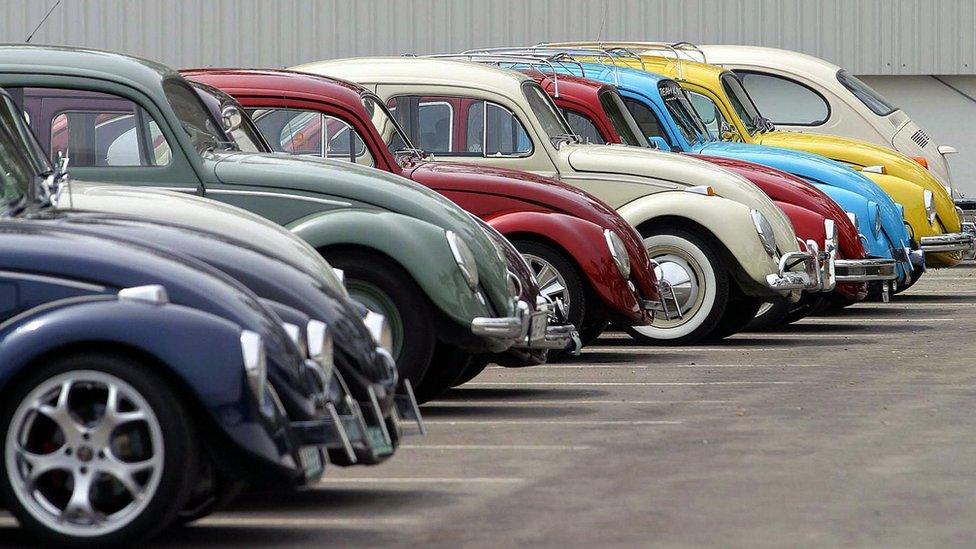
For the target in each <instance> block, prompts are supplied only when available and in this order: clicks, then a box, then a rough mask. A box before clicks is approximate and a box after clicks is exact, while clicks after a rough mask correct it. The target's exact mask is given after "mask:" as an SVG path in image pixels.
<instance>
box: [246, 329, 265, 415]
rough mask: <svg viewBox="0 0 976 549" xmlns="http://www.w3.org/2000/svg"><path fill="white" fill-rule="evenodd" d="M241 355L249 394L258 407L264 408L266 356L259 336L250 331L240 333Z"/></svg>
mask: <svg viewBox="0 0 976 549" xmlns="http://www.w3.org/2000/svg"><path fill="white" fill-rule="evenodd" d="M241 355H242V357H243V359H244V373H245V374H246V375H247V384H248V386H249V387H250V388H251V393H253V394H254V398H255V399H257V401H258V405H260V406H264V404H265V400H266V398H267V397H266V395H267V386H268V356H267V354H266V352H265V350H264V341H262V340H261V335H260V334H257V333H255V332H252V331H250V330H244V331H242V332H241Z"/></svg>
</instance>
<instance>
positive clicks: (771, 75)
mask: <svg viewBox="0 0 976 549" xmlns="http://www.w3.org/2000/svg"><path fill="white" fill-rule="evenodd" d="M732 72H734V73H735V74H737V75H740V78H739V81H740V82H741V83H742V87H743V88H745V87H746V85H745V84H746V83H745V79H743V78H741V75H743V74H754V75H757V76H765V77H767V78H777V79H779V80H785V81H787V82H789V83H791V84H796V85H797V86H799V87H801V88H805V89H806V90H808V91H810V92H813V94H814V95H816V96H817V97H818V98H819V99H820V101H821V102H823V104H824V105H826V106H827V114H826V116H824V119H823V120H821V121H819V122H816V123H809V122H787V121H781V120H772V119H771V118H770V120H771V121H772V122H773V124H782V125H784V126H803V127H805V128H817V127H820V126H823V125H824V124H826V123H827V122H830V117H831V115H832V114H833V107H832V105H831V104H830V100H829V99H827V96H825V95H824V94H822V93H820V91H819V90H817V89H815V88H814V87H813V86H810V85H807V84H805V83H803V82H800V81H799V80H795V79H793V78H790V77H788V76H783V75H780V74H774V73H771V72H765V71H761V70H756V69H733V70H732ZM841 85H843V83H841ZM845 89H846V86H845ZM746 92H747V93H749V89H748V88H746ZM851 93H852V94H853V92H851ZM749 96H750V97H753V94H752V93H749ZM858 100H860V98H858ZM753 102H755V101H753ZM757 108H758V105H757ZM869 108H870V107H869ZM872 110H873V109H872ZM760 114H762V115H763V116H766V114H765V112H764V111H763V110H762V109H760ZM889 114H890V113H889Z"/></svg>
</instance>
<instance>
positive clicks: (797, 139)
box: [756, 131, 961, 232]
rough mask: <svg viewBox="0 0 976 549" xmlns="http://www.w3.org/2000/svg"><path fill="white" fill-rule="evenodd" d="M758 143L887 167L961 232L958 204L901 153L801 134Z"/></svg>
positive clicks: (776, 134) (766, 137)
mask: <svg viewBox="0 0 976 549" xmlns="http://www.w3.org/2000/svg"><path fill="white" fill-rule="evenodd" d="M756 139H757V141H759V142H760V143H762V144H764V145H771V146H777V147H790V148H798V149H802V150H804V151H809V152H812V153H816V154H820V155H823V156H826V157H827V158H832V159H834V160H837V161H838V162H844V163H848V164H852V165H856V166H884V167H885V170H887V172H888V175H892V176H895V177H900V178H902V179H905V180H907V181H910V182H912V183H914V184H916V185H918V186H920V187H922V188H923V189H928V190H930V191H932V194H933V196H934V198H935V204H936V208H937V211H938V214H939V220H940V221H942V223H943V225H944V226H945V228H946V230H947V231H949V232H957V231H959V230H961V221H960V220H959V216H958V214H957V213H956V206H955V203H954V202H953V201H952V197H951V196H949V193H948V192H947V191H946V188H945V187H944V186H943V185H942V183H940V182H939V180H938V179H937V178H936V177H935V176H933V175H932V174H931V173H929V171H928V170H926V169H925V168H924V167H922V165H921V164H919V163H918V162H916V161H914V160H913V159H911V158H909V157H907V156H905V155H904V154H902V153H900V152H898V151H895V150H893V149H889V148H888V147H884V146H881V145H875V144H874V143H869V142H867V141H862V140H860V139H851V138H847V137H839V136H835V135H820V134H810V133H800V132H786V131H773V132H766V133H763V134H759V135H757V136H756Z"/></svg>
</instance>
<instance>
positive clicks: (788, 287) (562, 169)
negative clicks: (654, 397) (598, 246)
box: [293, 57, 833, 344]
mask: <svg viewBox="0 0 976 549" xmlns="http://www.w3.org/2000/svg"><path fill="white" fill-rule="evenodd" d="M293 70H298V71H303V72H308V73H313V74H320V75H325V76H332V77H338V78H344V79H347V80H352V81H355V82H357V83H359V84H361V85H363V86H365V87H367V88H369V89H370V90H372V91H374V92H375V93H376V94H377V95H379V96H380V97H381V98H382V99H383V100H384V101H386V102H387V104H388V105H389V107H390V109H391V110H392V111H394V113H395V115H396V117H397V118H398V120H399V121H400V122H401V124H402V126H403V127H404V129H405V131H406V132H407V134H408V135H409V136H410V138H411V140H412V141H413V142H414V143H415V144H417V145H419V146H420V147H421V148H422V149H424V150H425V152H426V153H432V154H433V155H434V157H435V158H436V159H437V160H442V159H451V160H454V161H463V162H471V163H475V164H482V165H491V166H497V167H503V168H512V169H519V170H525V171H529V172H533V173H536V174H540V175H544V176H547V177H553V178H558V179H560V180H562V181H563V182H566V183H569V184H572V185H575V186H577V187H579V188H582V189H583V190H586V191H588V192H590V193H591V194H593V195H596V196H597V197H599V198H600V199H602V200H603V201H604V202H607V203H608V204H609V205H610V206H612V207H614V208H616V209H617V210H618V211H619V212H620V213H621V214H622V216H623V217H624V218H625V219H626V220H627V221H628V222H630V223H631V225H632V226H633V227H635V228H636V229H637V231H638V232H639V233H640V235H641V236H642V238H643V239H644V243H645V245H646V246H647V249H648V253H649V255H650V256H651V258H652V259H654V260H655V261H656V262H657V263H658V265H659V267H658V269H657V272H658V276H659V278H661V279H663V280H664V281H666V282H668V283H669V284H670V286H671V288H672V289H673V291H674V297H675V299H676V300H677V301H678V303H679V308H680V311H681V315H680V318H675V319H671V320H666V319H662V318H655V320H654V323H653V324H652V325H650V326H646V327H639V328H632V329H629V330H628V331H629V332H630V333H631V335H632V336H634V337H635V338H636V339H638V340H639V341H642V342H644V343H649V344H679V343H690V342H693V341H697V340H701V339H703V338H720V337H724V336H726V335H729V334H732V333H734V332H736V331H738V330H740V329H741V328H742V327H744V326H745V324H746V323H747V322H748V321H749V320H750V319H751V318H752V317H753V316H754V315H755V313H756V310H757V309H758V308H759V306H760V304H761V303H762V302H763V301H765V300H768V299H769V298H770V297H776V296H787V295H792V297H794V298H798V297H799V292H800V291H802V290H811V291H818V290H820V289H822V288H823V287H824V276H823V272H828V269H826V268H823V266H822V265H821V264H820V258H821V257H822V255H821V253H820V252H819V251H818V250H816V245H815V244H813V243H812V242H811V243H809V244H804V243H802V242H799V241H798V239H797V237H796V234H795V233H794V231H793V227H792V225H791V224H790V222H789V220H788V219H787V218H786V216H785V215H784V214H783V213H782V212H781V211H780V210H779V209H778V208H777V207H776V206H775V205H774V204H773V202H772V201H771V200H770V199H769V198H768V197H767V196H766V195H765V194H763V193H762V191H760V190H759V189H758V188H757V187H756V186H754V185H753V184H752V183H749V182H748V181H746V180H745V179H743V178H741V177H739V176H737V175H734V174H732V173H730V172H727V171H725V170H722V169H720V168H717V167H715V166H713V165H711V164H708V163H705V162H702V161H699V160H695V159H692V158H688V157H684V156H680V155H676V154H670V153H662V152H658V151H653V150H648V149H640V148H633V147H626V146H618V145H614V146H605V145H589V144H583V143H581V140H580V139H579V138H578V136H576V135H575V134H574V133H573V131H572V130H571V129H570V127H569V125H568V124H567V123H566V121H565V119H563V117H562V115H561V114H559V111H558V110H557V109H556V107H555V105H554V104H553V103H552V100H551V99H550V98H549V96H548V95H547V94H546V92H545V91H543V89H542V88H541V87H540V86H539V84H537V83H536V82H535V81H534V80H533V79H532V78H530V77H528V76H526V75H524V74H522V73H519V72H516V71H510V70H505V69H500V68H497V67H494V66H490V65H486V64H480V63H471V62H466V61H459V60H445V59H433V58H416V57H400V58H360V59H346V60H337V61H326V62H319V63H311V64H307V65H301V66H299V67H294V68H293ZM827 256H829V254H825V255H824V257H827ZM822 268H823V271H822V270H821V269H822ZM827 278H828V284H829V285H832V284H833V280H832V279H830V277H829V276H828V277H827Z"/></svg>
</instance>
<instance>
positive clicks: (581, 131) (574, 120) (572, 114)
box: [560, 109, 606, 145]
mask: <svg viewBox="0 0 976 549" xmlns="http://www.w3.org/2000/svg"><path fill="white" fill-rule="evenodd" d="M560 110H561V111H563V116H565V117H566V121H567V122H569V127H571V128H573V131H574V132H576V134H577V135H579V136H580V137H582V138H583V139H585V140H586V142H587V143H596V144H598V145H604V144H606V140H605V139H603V136H601V135H600V130H599V129H597V127H596V124H594V123H593V121H592V120H590V119H589V118H587V117H586V115H583V114H580V113H578V112H576V111H571V110H567V109H560Z"/></svg>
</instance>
